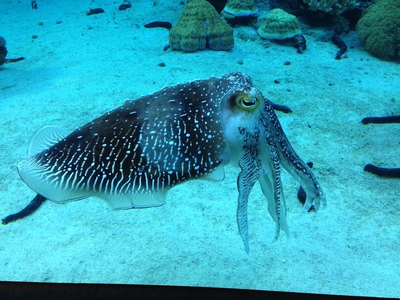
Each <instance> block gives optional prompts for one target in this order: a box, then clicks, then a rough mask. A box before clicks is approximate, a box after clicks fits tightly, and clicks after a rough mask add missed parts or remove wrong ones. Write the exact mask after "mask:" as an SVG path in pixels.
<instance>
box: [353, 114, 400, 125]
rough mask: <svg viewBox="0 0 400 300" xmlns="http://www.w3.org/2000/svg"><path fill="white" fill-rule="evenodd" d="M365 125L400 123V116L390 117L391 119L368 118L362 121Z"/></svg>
mask: <svg viewBox="0 0 400 300" xmlns="http://www.w3.org/2000/svg"><path fill="white" fill-rule="evenodd" d="M361 123H363V124H370V123H374V124H388V123H400V116H389V117H366V118H364V119H362V120H361Z"/></svg>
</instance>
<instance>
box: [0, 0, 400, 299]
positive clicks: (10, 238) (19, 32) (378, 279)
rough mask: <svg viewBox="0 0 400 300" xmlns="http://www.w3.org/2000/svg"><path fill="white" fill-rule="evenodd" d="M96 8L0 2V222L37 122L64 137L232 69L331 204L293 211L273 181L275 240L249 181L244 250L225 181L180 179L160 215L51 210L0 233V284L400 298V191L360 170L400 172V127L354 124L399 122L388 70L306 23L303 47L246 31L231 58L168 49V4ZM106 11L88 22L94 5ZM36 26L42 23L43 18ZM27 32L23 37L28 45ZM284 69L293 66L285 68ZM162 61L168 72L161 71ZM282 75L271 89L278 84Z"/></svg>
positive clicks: (75, 205) (21, 196)
mask: <svg viewBox="0 0 400 300" xmlns="http://www.w3.org/2000/svg"><path fill="white" fill-rule="evenodd" d="M155 3H156V5H154V2H153V1H132V4H133V7H132V8H131V9H129V10H126V11H122V12H121V11H118V5H119V4H120V3H114V2H112V1H106V0H99V1H94V2H89V1H88V2H85V1H61V0H57V1H49V0H43V1H38V9H37V10H32V9H31V7H30V3H29V2H28V1H21V2H15V1H8V2H6V1H2V2H1V3H0V14H1V21H0V22H1V23H0V36H3V37H5V38H6V40H7V48H8V51H9V53H8V55H7V57H9V58H13V57H18V56H24V57H25V60H24V61H21V62H18V63H12V64H11V63H10V64H5V65H3V66H1V67H0V100H1V102H0V122H1V127H0V130H1V134H0V138H1V143H0V161H1V165H0V184H1V185H0V199H1V201H0V212H1V214H2V217H4V216H6V215H8V214H10V213H14V212H16V211H18V210H20V209H21V208H23V207H24V206H25V205H26V204H27V203H29V201H30V200H31V199H32V198H33V197H34V196H35V193H34V192H33V191H31V190H30V189H29V188H28V187H27V186H26V185H25V184H24V183H23V181H22V180H21V179H20V178H19V176H18V174H17V172H16V171H15V169H13V166H16V164H17V163H18V162H19V161H20V160H21V159H23V158H24V157H25V156H26V152H27V147H28V144H29V140H30V138H31V136H32V135H33V133H34V132H35V131H36V130H37V129H38V128H40V127H41V126H43V125H45V124H53V125H58V126H60V127H63V128H65V129H66V130H67V131H72V130H74V129H75V128H76V127H78V126H80V125H83V124H85V123H87V122H89V121H90V120H92V119H93V118H95V117H97V116H100V115H101V114H103V113H105V112H106V111H107V110H109V109H113V108H115V107H117V106H119V105H121V104H122V103H123V102H124V101H125V100H126V99H136V98H138V97H139V96H141V95H147V94H150V93H152V92H155V91H157V90H159V89H161V88H163V87H164V86H165V85H175V84H177V83H181V82H186V81H191V80H195V79H205V78H209V77H211V76H222V75H224V74H226V73H228V72H234V71H241V72H245V73H247V74H249V75H250V76H251V77H252V79H253V82H254V85H255V86H256V87H257V88H259V89H260V90H262V91H263V93H264V95H265V96H266V97H268V98H269V99H270V100H272V101H274V102H278V103H281V104H285V105H288V106H290V107H291V109H292V110H293V113H292V114H282V113H278V116H279V118H280V121H281V123H282V126H283V128H284V130H285V132H286V134H287V136H288V138H289V140H290V141H291V143H292V145H293V147H294V149H295V150H296V151H297V153H298V154H299V155H300V157H301V158H302V159H304V160H305V161H313V162H314V164H315V166H314V168H313V170H314V173H315V175H316V177H317V178H318V180H319V182H320V184H321V186H322V188H323V190H324V192H325V194H326V197H327V201H328V207H327V208H326V209H325V210H322V211H320V212H319V213H318V214H317V216H314V215H312V214H309V215H304V216H299V212H300V210H301V205H300V203H299V202H298V201H297V198H296V193H297V189H298V184H297V183H296V182H295V181H294V180H293V179H292V178H291V177H290V176H289V175H288V174H286V173H284V174H283V187H284V191H285V196H286V201H287V209H288V224H289V227H290V230H291V233H292V238H291V239H290V240H287V239H286V237H285V236H284V234H282V236H281V237H280V239H279V240H278V241H277V242H271V240H272V238H273V236H274V228H275V227H274V226H275V225H274V223H273V221H272V219H271V218H270V216H269V214H268V211H267V204H266V201H265V199H264V198H263V196H262V193H261V190H260V188H259V186H258V185H257V186H256V187H255V188H254V189H253V191H252V194H251V196H250V202H249V230H250V249H251V250H250V254H249V255H247V254H246V252H245V251H244V249H243V244H242V242H241V239H240V236H239V234H238V231H237V225H236V202H237V190H236V178H237V174H238V172H239V170H238V169H235V168H234V167H231V166H229V167H227V168H226V178H225V180H224V181H223V182H216V183H212V182H209V181H201V180H196V181H190V182H187V183H185V184H182V185H179V186H177V187H175V188H173V189H172V190H171V191H170V192H169V193H168V196H167V202H166V204H165V205H164V206H162V207H158V208H149V209H141V210H123V211H113V210H111V209H110V208H109V207H108V205H107V203H105V202H103V201H101V200H100V199H96V198H90V199H87V200H84V201H78V202H72V203H68V204H65V205H59V204H55V203H52V202H46V203H45V204H44V205H43V207H41V208H40V210H39V211H37V212H36V213H35V214H34V215H32V216H31V217H29V218H26V219H24V220H21V221H18V222H15V223H12V224H9V225H7V226H1V227H0V235H1V242H0V269H1V271H0V280H4V281H34V282H85V283H86V282H91V283H93V282H94V283H127V284H161V285H189V286H212V287H230V288H245V289H260V290H279V291H296V292H307V293H333V294H349V295H371V296H386V297H399V296H400V287H399V284H398V283H399V282H400V262H399V259H398V258H399V254H400V228H399V215H400V202H399V200H400V199H399V191H400V186H399V184H400V181H399V180H395V179H382V178H378V177H375V176H373V175H371V174H368V173H365V172H363V166H364V165H365V164H367V163H375V164H377V165H381V166H385V167H396V166H397V167H399V166H400V160H399V157H400V152H399V149H400V148H399V145H400V134H399V132H400V131H399V129H400V125H398V124H392V125H368V126H364V125H361V123H360V120H361V119H362V118H363V117H365V116H371V115H382V116H384V115H392V114H399V112H400V106H399V101H400V99H399V97H400V77H399V75H400V67H399V64H396V63H390V62H384V61H380V60H378V59H376V58H374V57H372V56H370V55H369V54H368V53H367V52H365V51H364V50H363V47H362V46H361V45H360V44H359V42H358V40H357V36H356V33H355V32H354V31H351V32H350V33H348V34H346V35H344V36H343V38H344V39H345V41H346V42H347V43H348V44H349V46H353V47H352V48H351V49H349V51H348V54H347V58H344V59H342V60H339V61H338V60H335V59H334V55H335V53H336V51H337V48H336V47H335V46H334V45H333V44H331V43H329V42H326V41H325V40H324V39H323V38H321V37H323V36H324V35H326V34H327V32H326V28H324V27H311V26H309V25H306V24H302V26H303V31H304V32H306V33H307V34H306V38H307V41H308V49H307V50H306V51H305V52H304V54H302V55H299V54H297V53H296V50H295V49H294V48H292V47H290V46H284V45H278V44H274V43H272V44H269V43H266V42H265V41H262V40H261V39H260V38H259V37H258V36H257V33H256V31H255V30H254V29H253V28H251V27H250V26H238V27H235V29H234V32H235V33H234V34H235V46H234V48H233V49H232V50H231V51H229V52H214V51H208V50H206V51H201V52H195V53H189V54H188V53H182V52H175V51H171V50H168V51H164V50H163V47H164V46H165V45H167V44H168V31H167V30H166V29H162V28H155V29H145V28H144V27H143V24H146V23H148V22H151V21H154V20H168V21H170V22H171V23H172V24H176V22H177V20H178V18H179V16H180V14H181V11H182V9H183V7H184V6H183V5H181V4H179V1H172V0H167V1H160V2H158V1H157V2H155ZM94 7H102V8H104V10H105V14H100V15H93V16H86V12H87V11H88V10H89V8H94ZM40 22H42V23H43V24H42V25H39V23H40ZM33 35H37V38H35V39H33V38H32V36H33ZM285 61H290V62H291V64H290V65H285V64H284V62H285ZM161 62H163V63H165V67H160V66H158V64H159V63H161ZM275 80H278V81H279V82H280V83H279V84H276V83H274V81H275Z"/></svg>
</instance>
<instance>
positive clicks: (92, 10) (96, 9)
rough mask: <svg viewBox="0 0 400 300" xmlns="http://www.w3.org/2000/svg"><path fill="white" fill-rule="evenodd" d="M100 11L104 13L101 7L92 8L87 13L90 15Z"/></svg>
mask: <svg viewBox="0 0 400 300" xmlns="http://www.w3.org/2000/svg"><path fill="white" fill-rule="evenodd" d="M101 13H104V9H102V8H93V9H91V10H90V11H89V12H88V13H87V15H88V16H90V15H97V14H101Z"/></svg>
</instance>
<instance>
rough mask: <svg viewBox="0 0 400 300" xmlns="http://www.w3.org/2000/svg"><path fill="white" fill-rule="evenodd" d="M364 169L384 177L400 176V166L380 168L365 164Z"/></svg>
mask: <svg viewBox="0 0 400 300" xmlns="http://www.w3.org/2000/svg"><path fill="white" fill-rule="evenodd" d="M364 171H366V172H370V173H372V174H375V175H378V176H383V177H391V178H400V168H380V167H377V166H374V165H372V164H368V165H365V167H364Z"/></svg>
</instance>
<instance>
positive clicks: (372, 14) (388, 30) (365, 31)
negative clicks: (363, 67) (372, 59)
mask: <svg viewBox="0 0 400 300" xmlns="http://www.w3.org/2000/svg"><path fill="white" fill-rule="evenodd" d="M356 30H357V34H358V39H359V40H360V41H361V42H362V43H363V44H365V48H366V50H367V51H368V52H370V53H371V54H372V55H374V56H376V57H378V58H381V59H384V60H397V61H400V0H378V1H377V2H376V3H375V4H373V5H371V6H370V7H368V9H367V11H366V13H365V14H364V16H362V18H361V19H360V20H359V21H358V23H357V26H356Z"/></svg>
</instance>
